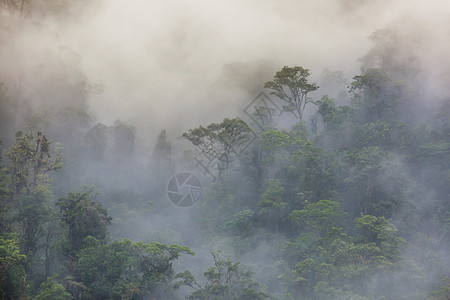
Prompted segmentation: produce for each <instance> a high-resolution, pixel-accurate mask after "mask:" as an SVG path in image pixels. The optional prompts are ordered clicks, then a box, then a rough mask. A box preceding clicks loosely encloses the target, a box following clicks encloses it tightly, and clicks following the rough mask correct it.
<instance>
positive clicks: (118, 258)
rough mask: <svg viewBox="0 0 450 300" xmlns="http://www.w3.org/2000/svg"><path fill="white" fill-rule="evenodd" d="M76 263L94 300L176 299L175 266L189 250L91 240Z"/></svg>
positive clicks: (80, 253) (157, 245) (158, 245)
mask: <svg viewBox="0 0 450 300" xmlns="http://www.w3.org/2000/svg"><path fill="white" fill-rule="evenodd" d="M83 244H84V247H83V248H82V249H81V250H80V252H79V254H78V261H77V263H76V268H77V271H78V272H79V273H80V283H79V284H78V285H79V286H84V287H86V288H85V291H84V292H83V293H84V294H83V295H84V297H91V298H94V299H119V297H120V298H122V299H124V298H126V299H136V298H138V299H150V298H151V299H153V297H155V296H156V295H159V294H162V295H165V297H166V298H170V299H172V298H173V297H172V296H173V289H172V280H173V279H174V275H175V274H174V270H173V267H172V262H173V261H175V260H177V259H178V258H179V256H180V255H181V254H190V255H194V253H193V252H192V251H191V250H190V249H189V248H187V247H181V246H179V245H165V244H161V243H150V244H144V243H142V242H135V243H133V242H132V241H130V240H128V239H125V240H123V241H114V242H112V243H111V244H107V243H105V242H104V241H99V240H97V239H95V238H93V237H92V236H90V237H87V238H86V239H85V240H84V242H83Z"/></svg>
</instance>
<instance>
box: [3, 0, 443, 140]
mask: <svg viewBox="0 0 450 300" xmlns="http://www.w3.org/2000/svg"><path fill="white" fill-rule="evenodd" d="M84 5H85V6H84V7H81V8H80V7H78V8H77V9H74V10H73V11H72V12H71V13H72V14H69V15H64V17H60V18H57V19H56V20H55V19H54V18H50V17H39V19H38V20H35V21H34V22H37V25H35V26H26V25H23V24H22V23H20V22H19V21H17V22H19V23H17V24H18V27H19V32H18V33H16V32H14V34H12V35H11V36H9V37H5V38H4V39H3V42H2V44H3V46H2V52H3V53H2V56H1V57H2V65H3V66H4V67H3V72H2V77H6V78H7V79H9V80H11V81H15V83H16V84H17V81H18V80H17V77H18V76H20V75H21V74H22V76H23V77H24V79H23V89H24V90H26V89H27V88H26V87H25V86H31V87H32V86H33V83H32V82H30V81H31V80H32V78H30V77H31V76H32V75H30V73H31V72H32V70H33V68H36V67H37V66H39V65H41V64H44V65H46V66H45V67H46V68H48V71H49V72H52V71H56V70H52V69H51V66H47V64H48V61H47V59H48V55H49V53H51V55H63V54H61V50H60V49H61V47H67V48H68V49H69V50H70V51H71V52H72V54H71V55H73V56H77V57H76V58H75V59H74V58H73V57H67V56H63V57H62V58H61V57H57V59H62V60H63V63H67V64H69V65H73V68H79V69H80V71H82V73H83V74H85V76H86V77H87V79H88V80H89V81H91V82H96V83H101V85H102V86H103V91H102V93H98V94H96V95H90V97H89V99H88V105H89V110H90V112H91V113H92V114H93V115H95V116H96V118H98V120H99V121H101V122H104V123H108V124H110V123H112V122H113V121H114V120H116V119H121V120H125V121H127V122H130V123H131V124H132V125H135V126H137V127H139V129H140V130H149V131H151V132H152V133H153V134H155V133H156V132H158V130H159V129H160V128H168V129H169V130H170V129H171V128H174V129H173V130H170V133H171V134H174V135H176V134H178V131H180V130H185V129H186V128H190V127H192V126H195V125H197V123H198V120H199V119H201V120H204V122H212V121H214V120H215V119H217V117H219V118H221V117H222V116H232V115H236V114H239V113H240V111H241V110H242V108H243V107H245V105H246V103H248V102H249V101H251V100H252V99H253V98H254V97H255V96H256V95H257V93H256V92H257V91H258V92H259V91H260V90H261V88H262V82H264V81H265V80H268V79H270V78H271V76H272V74H273V72H274V70H276V69H277V68H279V67H280V66H284V65H301V66H304V67H306V68H309V69H310V70H311V71H312V78H313V80H317V79H318V78H319V76H320V74H321V72H322V70H323V69H324V68H328V69H330V70H339V71H342V72H343V73H344V75H345V77H346V78H348V79H351V78H352V77H353V76H355V75H356V74H357V73H358V71H359V69H360V67H361V63H360V61H358V59H360V58H362V57H364V55H365V54H366V53H367V52H368V51H369V49H370V48H371V47H372V43H371V41H370V40H369V39H368V37H369V36H370V35H371V34H372V33H373V32H374V31H375V30H378V29H382V28H386V27H390V26H392V27H394V28H396V29H397V28H399V29H400V30H401V31H406V38H407V39H410V41H408V42H409V43H410V44H409V45H408V47H409V48H408V49H404V50H405V51H406V53H405V54H406V55H410V54H411V53H417V54H418V55H420V56H419V57H420V60H421V61H423V62H425V64H424V65H426V66H427V68H429V70H427V71H429V72H430V73H431V74H430V75H431V76H428V78H429V80H430V81H431V82H430V85H433V88H434V87H438V88H442V89H446V85H445V84H444V82H445V80H441V79H443V77H445V76H448V70H447V69H448V68H446V66H445V63H444V64H442V63H441V61H442V58H443V57H445V55H446V53H448V49H449V39H450V38H449V34H450V33H449V30H448V19H449V18H448V9H449V7H448V4H446V3H444V2H443V1H432V2H429V1H427V2H426V3H425V2H423V1H419V0H418V1H344V0H342V1H277V2H274V1H228V2H227V3H226V4H225V3H223V2H221V1H193V2H189V3H186V2H185V1H171V2H166V1H152V2H148V1H132V2H126V3H124V2H123V1H103V2H95V3H91V4H84ZM4 18H5V16H4ZM8 19H9V18H8ZM405 19H406V21H407V22H404V21H405ZM411 20H413V22H415V23H416V24H418V26H414V27H416V28H413V29H411V31H412V32H408V28H406V29H404V28H402V26H408V23H409V24H411ZM405 23H406V24H405ZM392 24H393V25H392ZM416 24H414V25H416ZM417 27H420V29H421V30H423V31H424V32H425V35H424V36H423V35H422V34H421V32H417ZM414 34H418V35H419V36H418V37H417V38H415V37H414V36H413V37H412V40H413V41H414V42H411V37H410V35H414ZM408 35H409V36H408ZM424 38H425V39H426V40H425V41H424V40H423V39H424ZM55 52H56V53H55ZM402 54H403V53H402ZM73 60H75V61H73ZM76 60H79V61H76ZM230 65H232V66H233V65H234V66H235V68H234V69H233V68H229V66H230ZM42 75H44V76H45V72H44V74H40V76H42ZM255 75H256V76H255ZM28 76H30V77H28ZM33 78H34V77H33ZM245 79H246V80H247V82H248V84H245V86H243V84H242V82H243V80H245ZM24 92H25V94H26V91H24ZM34 92H35V91H34V90H31V91H29V93H34ZM34 101H36V100H34ZM54 101H57V100H54ZM212 112H220V116H216V115H215V114H213V113H212ZM175 120H176V121H175ZM181 120H182V121H181ZM174 123H176V124H174Z"/></svg>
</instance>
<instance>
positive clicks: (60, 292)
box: [34, 275, 72, 300]
mask: <svg viewBox="0 0 450 300" xmlns="http://www.w3.org/2000/svg"><path fill="white" fill-rule="evenodd" d="M55 278H56V275H53V276H52V277H49V278H47V280H46V281H44V282H43V283H42V284H41V288H40V289H39V292H38V294H37V295H36V297H35V298H34V299H35V300H71V299H72V295H70V294H69V293H68V292H66V289H65V288H64V286H63V285H62V284H60V283H56V282H55Z"/></svg>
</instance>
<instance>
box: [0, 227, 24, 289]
mask: <svg viewBox="0 0 450 300" xmlns="http://www.w3.org/2000/svg"><path fill="white" fill-rule="evenodd" d="M26 259H27V256H26V255H25V254H23V253H22V252H21V251H20V248H19V242H18V240H17V237H15V236H14V235H9V236H3V235H0V295H1V297H2V298H5V297H6V296H7V294H8V293H14V292H17V291H14V289H17V288H18V286H19V284H20V283H19V282H18V280H20V279H21V278H22V276H23V275H24V274H23V273H24V272H23V270H22V269H21V268H20V265H21V264H22V263H24V262H25V261H26ZM16 267H19V268H16ZM14 273H20V274H18V275H19V276H17V274H14ZM8 296H9V297H11V296H12V295H8Z"/></svg>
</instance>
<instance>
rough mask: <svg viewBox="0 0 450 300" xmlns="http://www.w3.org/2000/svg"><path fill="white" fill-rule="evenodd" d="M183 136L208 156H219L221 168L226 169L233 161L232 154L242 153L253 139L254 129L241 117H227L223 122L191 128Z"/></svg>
mask: <svg viewBox="0 0 450 300" xmlns="http://www.w3.org/2000/svg"><path fill="white" fill-rule="evenodd" d="M183 138H185V139H187V140H189V141H190V142H191V143H192V144H193V145H194V146H196V147H198V148H199V150H200V151H201V152H202V153H203V154H204V155H206V157H209V158H217V159H218V160H219V161H220V163H221V166H219V168H221V169H222V168H223V169H225V170H226V169H228V168H229V166H230V163H231V162H233V159H232V154H233V153H240V152H241V150H244V149H245V145H246V143H247V142H249V140H251V139H252V130H251V129H250V127H249V126H248V125H247V123H245V122H244V121H243V120H241V119H239V118H235V119H228V118H225V119H224V120H223V121H222V123H212V124H209V125H208V126H207V127H203V126H200V127H198V128H195V129H189V130H188V132H185V133H183ZM242 147H243V148H242Z"/></svg>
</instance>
